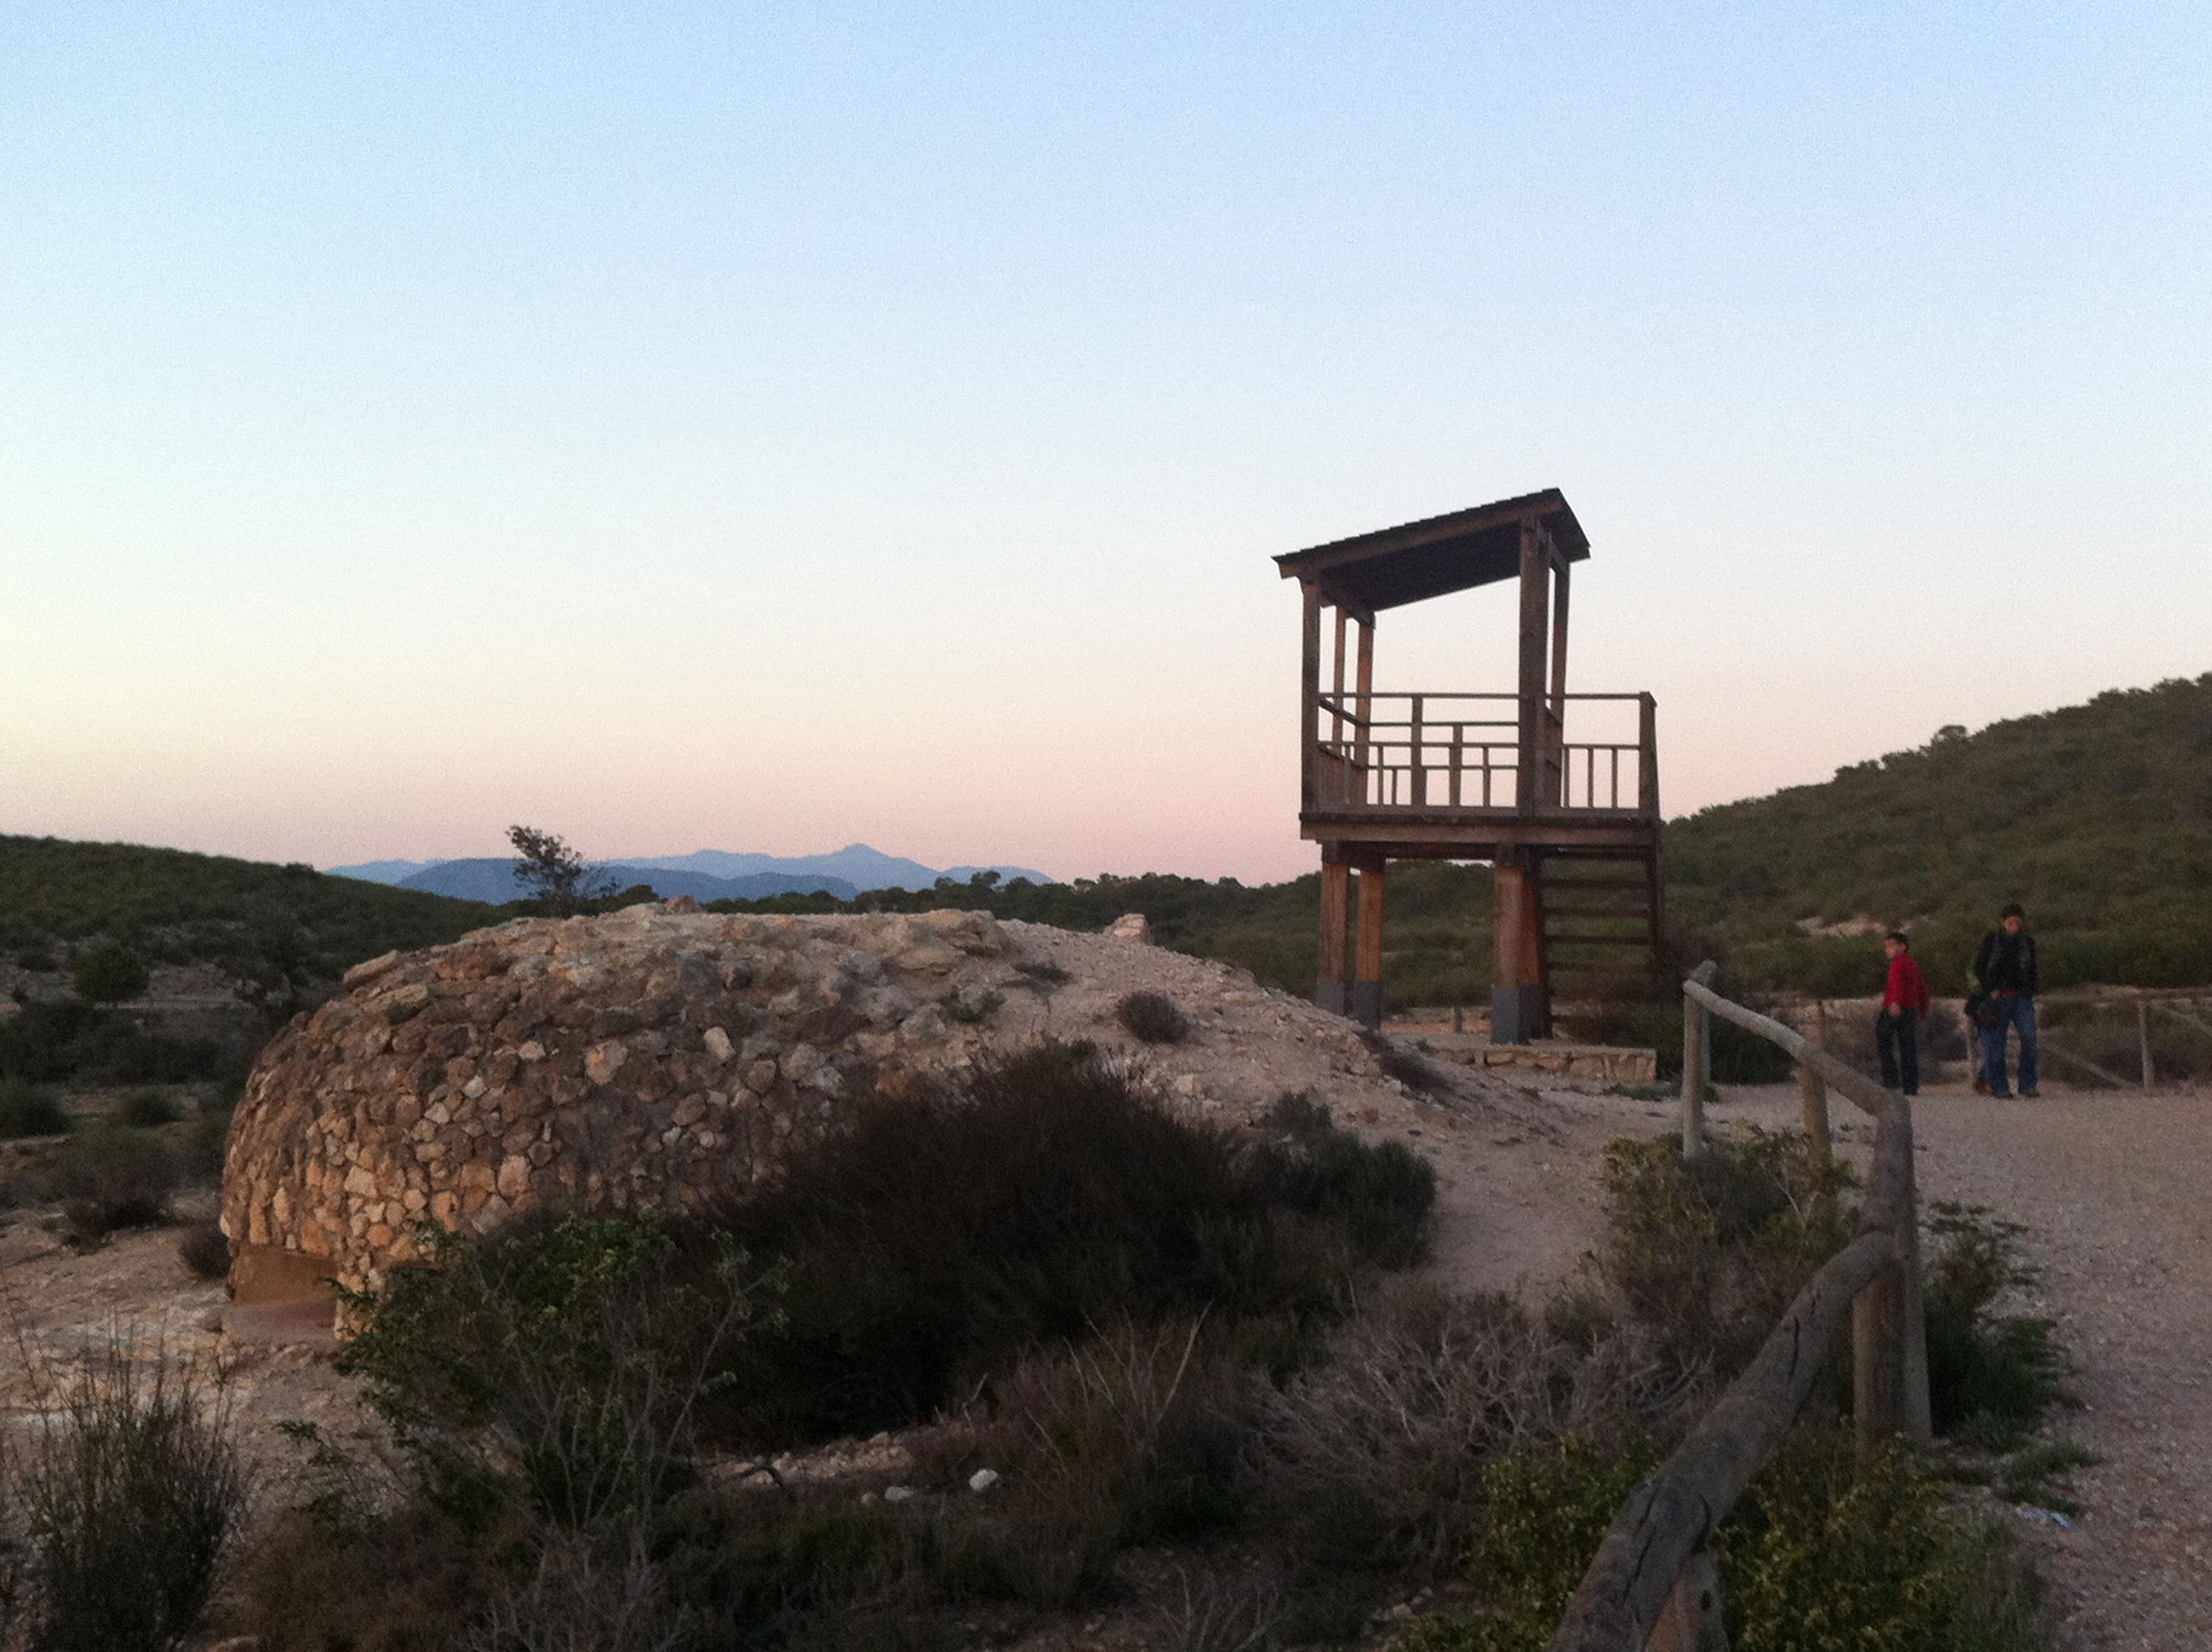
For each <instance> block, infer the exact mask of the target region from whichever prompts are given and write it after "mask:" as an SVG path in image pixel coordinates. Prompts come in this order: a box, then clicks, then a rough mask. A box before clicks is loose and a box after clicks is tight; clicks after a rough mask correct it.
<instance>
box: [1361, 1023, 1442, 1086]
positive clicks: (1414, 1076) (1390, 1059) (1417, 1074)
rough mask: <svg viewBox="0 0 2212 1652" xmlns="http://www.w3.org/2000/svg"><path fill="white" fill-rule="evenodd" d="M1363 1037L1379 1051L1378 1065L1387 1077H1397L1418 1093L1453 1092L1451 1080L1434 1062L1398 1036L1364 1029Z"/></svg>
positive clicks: (1365, 1041) (1366, 1042) (1375, 1051)
mask: <svg viewBox="0 0 2212 1652" xmlns="http://www.w3.org/2000/svg"><path fill="white" fill-rule="evenodd" d="M1361 1037H1362V1040H1363V1042H1364V1043H1365V1044H1366V1046H1367V1048H1369V1049H1370V1050H1372V1051H1373V1052H1374V1053H1375V1062H1376V1066H1379V1067H1381V1068H1382V1069H1383V1077H1385V1078H1395V1079H1396V1080H1397V1081H1398V1082H1399V1083H1400V1084H1403V1085H1405V1087H1406V1088H1407V1089H1408V1090H1412V1091H1413V1093H1414V1094H1415V1095H1416V1096H1447V1095H1449V1094H1450V1093H1451V1080H1450V1079H1449V1078H1445V1077H1444V1075H1443V1072H1442V1071H1441V1070H1439V1069H1438V1068H1437V1066H1435V1064H1434V1063H1432V1062H1430V1061H1426V1060H1423V1059H1422V1058H1421V1057H1420V1056H1419V1055H1417V1054H1414V1053H1413V1051H1412V1050H1409V1049H1407V1048H1406V1047H1405V1046H1404V1045H1402V1044H1401V1043H1399V1042H1397V1041H1396V1040H1395V1039H1393V1038H1388V1037H1385V1036H1383V1035H1382V1034H1381V1033H1364V1034H1362V1035H1361Z"/></svg>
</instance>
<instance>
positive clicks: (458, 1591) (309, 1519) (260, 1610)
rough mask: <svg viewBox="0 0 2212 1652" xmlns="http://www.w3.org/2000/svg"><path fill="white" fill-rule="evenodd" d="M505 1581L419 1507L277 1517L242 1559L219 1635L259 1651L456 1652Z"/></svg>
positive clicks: (467, 1540)
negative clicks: (248, 1641)
mask: <svg viewBox="0 0 2212 1652" xmlns="http://www.w3.org/2000/svg"><path fill="white" fill-rule="evenodd" d="M500 1584H501V1579H500V1577H499V1576H498V1574H497V1572H496V1571H495V1570H494V1568H493V1567H492V1566H491V1565H490V1564H489V1562H488V1561H487V1559H486V1558H485V1557H484V1555H483V1552H482V1551H481V1549H480V1547H479V1546H478V1545H477V1541H476V1540H475V1538H474V1537H473V1536H472V1535H471V1534H469V1533H467V1532H465V1531H462V1530H460V1529H459V1528H458V1527H455V1526H454V1525H453V1524H452V1523H451V1522H450V1521H447V1520H445V1519H444V1518H443V1517H441V1515H438V1514H437V1513H436V1512H435V1510H433V1509H430V1508H428V1506H426V1505H423V1504H421V1503H406V1502H400V1503H396V1504H395V1505H394V1506H392V1508H390V1509H377V1510H370V1509H336V1508H332V1507H329V1506H313V1507H300V1508H292V1509H283V1510H282V1511H280V1512H278V1513H277V1514H276V1515H275V1516H273V1517H272V1518H271V1519H270V1520H269V1521H266V1522H265V1523H264V1524H263V1525H261V1526H259V1527H258V1528H257V1529H256V1531H255V1534H254V1538H253V1542H252V1546H251V1547H250V1549H249V1550H248V1551H247V1552H246V1553H245V1554H244V1555H243V1556H242V1557H241V1558H240V1564H239V1565H238V1568H237V1575H236V1578H235V1582H234V1587H233V1588H232V1589H231V1590H230V1591H229V1593H230V1594H231V1595H232V1597H233V1600H232V1603H231V1605H230V1606H229V1608H228V1612H227V1613H226V1622H225V1624H224V1625H223V1626H224V1627H225V1628H226V1629H228V1630H231V1631H234V1632H236V1633H239V1634H243V1635H252V1636H253V1637H255V1639H256V1640H257V1641H258V1643H259V1648H260V1652H459V1648H458V1647H457V1645H456V1643H457V1642H458V1640H459V1637H460V1635H461V1634H462V1633H463V1632H464V1631H465V1630H466V1628H467V1626H468V1625H469V1624H470V1622H471V1618H472V1617H473V1616H474V1615H475V1614H476V1613H479V1612H481V1611H482V1610H483V1607H484V1605H485V1601H486V1596H487V1595H488V1594H490V1593H491V1592H492V1591H493V1590H495V1589H496V1588H499V1587H500Z"/></svg>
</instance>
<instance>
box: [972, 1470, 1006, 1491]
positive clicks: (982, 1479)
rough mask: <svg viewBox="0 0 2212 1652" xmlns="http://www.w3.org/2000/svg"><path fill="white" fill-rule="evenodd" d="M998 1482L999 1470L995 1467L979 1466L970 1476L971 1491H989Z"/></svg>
mask: <svg viewBox="0 0 2212 1652" xmlns="http://www.w3.org/2000/svg"><path fill="white" fill-rule="evenodd" d="M998 1483H999V1471H998V1470H997V1469H995V1468H979V1469H977V1470H976V1471H975V1473H972V1474H970V1475H969V1477H968V1489H969V1491H989V1490H990V1489H991V1488H992V1487H993V1486H994V1485H997V1484H998Z"/></svg>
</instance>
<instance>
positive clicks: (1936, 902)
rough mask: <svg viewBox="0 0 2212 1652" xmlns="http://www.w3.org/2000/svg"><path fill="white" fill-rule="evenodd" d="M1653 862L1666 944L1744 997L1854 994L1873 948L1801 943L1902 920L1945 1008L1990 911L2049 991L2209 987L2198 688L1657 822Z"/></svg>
mask: <svg viewBox="0 0 2212 1652" xmlns="http://www.w3.org/2000/svg"><path fill="white" fill-rule="evenodd" d="M1665 855H1666V867H1667V880H1668V893H1667V898H1668V927H1669V929H1670V931H1671V932H1673V934H1674V937H1675V939H1676V943H1677V944H1678V946H1679V947H1680V948H1681V949H1682V951H1684V952H1685V953H1687V952H1689V951H1699V952H1711V953H1714V954H1717V955H1718V956H1720V957H1723V958H1725V959H1726V960H1728V961H1729V963H1730V964H1731V966H1732V968H1733V971H1734V973H1735V975H1736V977H1737V978H1738V979H1739V980H1741V981H1743V982H1744V983H1745V984H1746V985H1747V986H1753V987H1759V986H1766V987H1803V988H1813V989H1817V990H1821V991H1830V992H1844V991H1852V992H1864V991H1868V990H1870V989H1869V986H1868V983H1869V981H1879V979H1880V974H1879V963H1878V960H1879V957H1880V946H1879V943H1878V941H1876V940H1875V939H1874V938H1871V937H1868V938H1832V937H1816V936H1808V935H1807V934H1804V933H1802V932H1801V930H1800V927H1799V926H1800V924H1801V922H1803V921H1805V920H1819V921H1820V922H1823V923H1826V924H1834V923H1837V922H1838V921H1841V920H1850V919H1853V918H1857V917H1861V916H1866V917H1872V918H1875V919H1879V920H1881V921H1882V922H1884V923H1885V924H1891V923H1900V922H1905V921H1908V920H1910V921H1911V923H1912V928H1913V935H1914V941H1913V951H1915V953H1916V954H1917V955H1918V956H1919V957H1920V960H1921V963H1922V967H1923V969H1926V970H1927V971H1928V973H1929V978H1930V980H1931V981H1932V983H1933V984H1934V985H1935V986H1936V987H1937V989H1938V990H1939V991H1941V990H1945V989H1949V990H1958V989H1959V988H1960V987H1961V986H1962V984H1963V981H1964V978H1965V972H1966V963H1967V962H1968V960H1969V959H1970V957H1971V956H1972V950H1973V946H1974V944H1975V942H1976V941H1977V940H1978V938H1979V937H1980V936H1981V935H1982V934H1983V932H1985V931H1986V930H1987V929H1989V928H1990V925H1991V923H1992V922H1993V920H1994V919H1995V916H1996V910H1997V908H1999V907H2000V906H2001V905H2002V904H2003V903H2004V902H2007V901H2018V902H2021V904H2022V905H2023V906H2025V907H2026V908H2027V913H2028V922H2029V926H2030V927H2031V928H2033V930H2034V931H2035V932H2036V933H2037V934H2038V935H2039V937H2040V938H2041V942H2042V949H2043V957H2044V973H2045V981H2046V984H2048V985H2051V986H2063V985H2068V984H2072V983H2076V982H2082V981H2098V982H2100V983H2107V984H2126V985H2136V986H2164V985H2179V984H2194V983H2197V982H2203V981H2212V673H2208V674H2207V675H2205V676H2203V677H2198V678H2197V679H2196V680H2195V681H2193V682H2191V681H2189V680H2186V679H2181V678H2176V679H2174V680H2172V681H2170V682H2166V683H2160V684H2159V685H2158V686H2157V687H2156V688H2152V689H2115V690H2113V691H2112V692H2110V693H2106V694H2100V695H2098V696H2097V697H2096V698H2095V699H2093V700H2092V701H2089V703H2088V704H2087V705H2083V706H2069V707H2067V708H2063V709H2062V710H2058V711H2052V712H2045V713H2044V714H2041V715H2039V716H2034V717H2021V718H2016V719H2014V720H2011V721H2008V722H2002V723H1993V724H1991V725H1990V726H1989V727H1987V728H1985V729H1983V730H1981V731H1980V732H1978V733H1974V734H1968V733H1967V732H1966V731H1965V730H1964V729H1959V728H1948V729H1944V730H1942V731H1940V732H1938V733H1937V734H1936V738H1934V739H1933V740H1931V741H1929V744H1926V745H1924V746H1922V747H1920V748H1918V749H1917V750H1911V751H1894V752H1891V753H1890V754H1889V755H1888V756H1883V757H1878V758H1875V759H1873V760H1872V761H1869V762H1863V763H1857V764H1854V765H1853V766H1851V767H1850V768H1844V769H1839V770H1838V771H1837V774H1836V776H1835V778H1834V779H1833V780H1829V781H1826V782H1825V783H1824V784H1821V785H1819V786H1801V787H1790V789H1788V790H1786V791H1783V792H1778V793H1775V794H1774V795H1773V796H1771V797H1766V798H1759V799H1753V800H1752V801H1749V802H1745V803H1732V804H1725V805H1721V806H1719V807H1717V808H1712V809H1706V810H1704V811H1700V812H1699V813H1698V814H1695V815H1692V816H1690V817H1687V818H1686V819H1684V820H1680V821H1677V822H1674V823H1671V824H1670V825H1669V826H1668V829H1667V837H1666V847H1665Z"/></svg>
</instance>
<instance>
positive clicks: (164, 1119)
mask: <svg viewBox="0 0 2212 1652" xmlns="http://www.w3.org/2000/svg"><path fill="white" fill-rule="evenodd" d="M184 1116H185V1113H184V1109H183V1108H180V1107H179V1106H178V1105H177V1104H176V1102H174V1101H173V1100H172V1099H170V1097H169V1096H167V1095H165V1094H164V1093H162V1092H161V1090H131V1091H128V1092H126V1093H125V1096H124V1097H123V1099H122V1101H121V1102H119V1103H118V1104H117V1107H116V1109H115V1121H116V1122H117V1123H118V1124H122V1125H128V1126H129V1127H131V1129H133V1130H155V1129H159V1128H160V1127H161V1126H163V1125H165V1124H174V1123H176V1122H177V1121H178V1120H179V1119H181V1118H183V1117H184Z"/></svg>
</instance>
